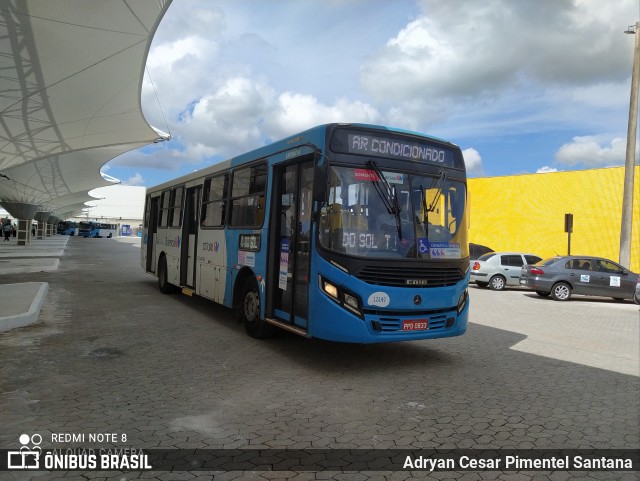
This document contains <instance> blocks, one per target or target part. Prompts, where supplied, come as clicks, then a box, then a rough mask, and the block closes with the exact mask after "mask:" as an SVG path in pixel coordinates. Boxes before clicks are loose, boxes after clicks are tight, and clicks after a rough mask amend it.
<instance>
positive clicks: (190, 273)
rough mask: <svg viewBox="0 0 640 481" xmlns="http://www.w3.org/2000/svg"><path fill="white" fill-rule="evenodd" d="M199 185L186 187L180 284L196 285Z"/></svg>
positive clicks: (191, 286)
mask: <svg viewBox="0 0 640 481" xmlns="http://www.w3.org/2000/svg"><path fill="white" fill-rule="evenodd" d="M201 190H202V187H201V186H197V187H191V188H189V189H187V198H186V201H185V206H184V215H183V217H182V245H181V246H180V285H181V286H187V287H190V288H192V289H193V288H195V286H196V275H195V273H196V269H195V267H196V245H197V237H198V211H199V209H198V204H199V200H200V192H201Z"/></svg>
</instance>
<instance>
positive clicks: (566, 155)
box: [556, 136, 627, 167]
mask: <svg viewBox="0 0 640 481" xmlns="http://www.w3.org/2000/svg"><path fill="white" fill-rule="evenodd" d="M602 141H603V139H601V138H599V137H597V136H583V137H574V138H573V142H571V143H568V144H564V145H563V146H562V147H560V149H558V151H557V152H556V161H557V162H559V163H561V164H564V165H571V166H575V165H583V166H585V167H603V166H608V165H617V164H622V163H624V159H625V151H626V145H627V143H626V140H625V139H622V138H619V137H617V138H614V139H613V140H611V141H610V144H609V146H602V145H600V142H602Z"/></svg>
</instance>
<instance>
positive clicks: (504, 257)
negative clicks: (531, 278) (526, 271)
mask: <svg viewBox="0 0 640 481" xmlns="http://www.w3.org/2000/svg"><path fill="white" fill-rule="evenodd" d="M541 260H542V258H541V257H538V256H536V255H534V254H524V253H522V252H489V253H487V254H484V255H482V256H480V257H478V259H477V260H476V261H474V262H473V263H472V266H471V281H475V283H476V285H478V286H479V287H487V286H489V287H490V288H491V289H493V290H494V291H501V290H502V289H504V288H505V287H506V286H518V285H520V270H521V268H522V266H523V265H525V264H535V263H536V262H539V261H541Z"/></svg>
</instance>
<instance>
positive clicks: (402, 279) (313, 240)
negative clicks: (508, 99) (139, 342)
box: [141, 124, 469, 343]
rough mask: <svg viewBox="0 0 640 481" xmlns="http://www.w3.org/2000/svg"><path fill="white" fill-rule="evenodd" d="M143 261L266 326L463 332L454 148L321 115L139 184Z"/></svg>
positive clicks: (460, 214)
mask: <svg viewBox="0 0 640 481" xmlns="http://www.w3.org/2000/svg"><path fill="white" fill-rule="evenodd" d="M143 226H144V227H143V228H144V232H143V239H142V243H143V245H142V249H141V263H142V267H143V268H144V269H145V270H146V271H147V272H148V273H151V274H153V275H154V276H156V277H157V278H158V283H159V287H160V290H161V292H163V293H172V292H176V291H177V290H179V288H181V289H182V291H183V292H184V293H186V294H189V295H192V294H197V295H199V296H203V297H205V298H208V299H211V300H213V301H215V302H217V303H220V304H223V305H225V306H227V307H229V308H234V309H236V312H237V314H238V316H239V318H240V319H241V320H242V321H243V322H244V325H245V328H246V330H247V332H248V333H249V335H251V336H254V337H265V336H267V335H269V334H270V333H271V332H272V330H273V328H274V326H277V327H280V328H283V329H286V330H288V331H291V332H294V333H297V334H300V335H303V336H306V337H317V338H322V339H327V340H333V341H344V342H359V343H373V342H387V341H404V340H411V339H431V338H439V337H450V336H457V335H460V334H463V333H464V332H465V331H466V329H467V320H468V312H469V302H468V293H467V287H468V283H469V248H468V241H467V226H468V203H467V187H466V173H465V166H464V161H463V158H462V152H461V151H460V148H459V147H457V146H456V145H454V144H451V143H449V142H445V141H443V140H440V139H436V138H433V137H428V136H425V135H421V134H417V133H414V132H408V131H404V130H399V129H393V128H388V127H380V126H371V125H362V124H328V125H322V126H319V127H316V128H313V129H311V130H308V131H306V132H302V133H300V134H296V135H293V136H291V137H288V138H286V139H284V140H281V141H279V142H276V143H274V144H271V145H269V146H266V147H262V148H259V149H257V150H254V151H252V152H249V153H247V154H244V155H240V156H238V157H235V158H232V159H231V160H228V161H225V162H221V163H219V164H216V165H213V166H211V167H209V168H207V169H204V170H201V171H198V172H195V173H192V174H189V175H186V176H183V177H180V178H178V179H176V180H174V181H171V182H166V183H164V184H161V185H158V186H156V187H153V188H150V189H148V191H147V196H146V203H145V214H144V224H143Z"/></svg>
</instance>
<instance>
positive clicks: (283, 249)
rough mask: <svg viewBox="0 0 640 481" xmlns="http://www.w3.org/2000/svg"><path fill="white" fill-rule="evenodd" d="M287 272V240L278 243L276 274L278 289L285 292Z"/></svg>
mask: <svg viewBox="0 0 640 481" xmlns="http://www.w3.org/2000/svg"><path fill="white" fill-rule="evenodd" d="M288 272H289V239H282V240H281V241H280V272H279V273H278V287H279V288H280V289H282V290H283V291H286V290H287V274H288Z"/></svg>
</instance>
